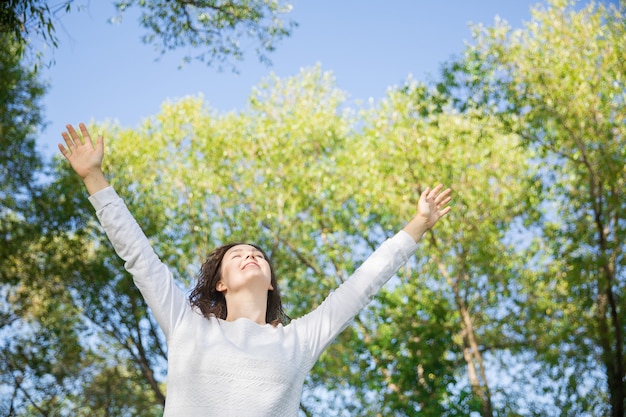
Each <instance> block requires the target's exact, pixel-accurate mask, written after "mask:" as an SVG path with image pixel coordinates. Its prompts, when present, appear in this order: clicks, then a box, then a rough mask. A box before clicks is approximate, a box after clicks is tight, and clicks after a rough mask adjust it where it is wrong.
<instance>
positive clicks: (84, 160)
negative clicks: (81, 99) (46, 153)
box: [59, 123, 109, 194]
mask: <svg viewBox="0 0 626 417" xmlns="http://www.w3.org/2000/svg"><path fill="white" fill-rule="evenodd" d="M79 127H80V132H81V134H82V136H81V135H79V134H78V132H76V130H74V128H73V127H72V125H67V126H66V128H67V132H63V133H62V134H61V135H62V136H63V140H64V141H65V145H66V146H63V144H62V143H59V150H60V151H61V153H62V154H63V156H64V157H65V159H67V160H68V162H69V163H70V165H71V166H72V169H73V170H74V171H75V172H76V173H77V174H78V175H79V176H80V177H81V178H82V179H83V181H84V182H85V185H86V186H87V190H88V191H89V194H93V193H95V192H97V191H99V190H101V189H103V188H105V187H108V185H109V184H108V182H107V181H106V179H105V177H104V174H103V173H102V160H103V159H104V138H103V137H102V136H98V139H97V140H96V144H95V146H94V143H93V142H92V140H91V136H89V131H88V130H87V127H86V126H85V125H84V124H83V123H80V124H79Z"/></svg>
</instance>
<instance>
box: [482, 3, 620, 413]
mask: <svg viewBox="0 0 626 417" xmlns="http://www.w3.org/2000/svg"><path fill="white" fill-rule="evenodd" d="M624 34H625V26H624V7H623V4H622V5H621V6H615V5H612V6H604V5H602V4H596V3H590V4H589V5H588V6H586V7H584V8H582V9H581V10H575V9H574V3H573V2H569V1H561V2H557V1H554V2H551V3H549V4H548V6H547V7H543V8H537V9H535V10H534V11H533V20H532V21H531V22H529V23H528V25H527V26H526V27H525V28H524V29H523V30H520V31H511V30H510V29H509V28H508V27H507V26H506V25H504V24H500V25H496V26H495V27H493V28H490V29H485V30H481V31H479V37H478V40H479V42H478V44H477V46H476V48H475V49H474V50H473V53H475V56H476V57H477V59H479V60H480V62H481V63H482V64H483V65H484V66H485V67H490V69H491V70H492V71H493V73H498V74H500V77H501V80H502V82H501V84H500V85H501V86H502V87H503V89H502V91H503V92H504V99H505V100H506V101H507V103H508V104H509V106H510V108H511V109H516V110H517V111H518V112H519V113H518V115H519V119H518V122H517V123H516V125H515V130H516V131H517V132H519V133H520V135H522V136H523V138H524V143H525V144H526V145H527V146H528V147H529V149H531V150H532V151H533V152H534V153H535V155H536V157H535V158H534V162H535V163H536V164H537V166H538V167H539V168H540V173H541V176H540V178H541V181H542V182H543V188H544V189H545V193H543V194H542V195H541V198H540V200H539V201H540V202H541V208H542V211H543V215H542V218H541V222H540V223H538V231H540V234H541V237H542V238H543V240H542V242H540V243H538V245H537V246H535V247H534V248H533V250H535V251H536V252H535V253H536V256H535V262H534V263H533V265H532V266H533V269H535V270H536V273H534V274H533V275H531V277H530V281H529V282H528V283H527V285H529V286H530V287H532V288H533V289H534V292H533V293H529V296H530V297H529V298H528V300H527V301H526V302H525V303H524V304H523V305H522V306H521V307H522V314H523V315H524V320H525V325H522V326H519V327H518V331H519V332H520V333H521V334H522V335H523V337H524V339H525V340H532V341H534V342H535V343H536V344H537V350H536V353H537V357H539V358H540V359H541V360H544V361H546V364H548V365H549V368H548V369H549V371H546V373H547V374H548V375H547V379H548V380H550V379H552V378H554V380H557V381H561V383H559V384H556V385H553V387H554V388H553V389H551V388H546V389H548V390H549V391H550V392H553V393H552V395H553V396H554V398H559V399H562V398H567V400H564V401H562V400H559V401H558V403H559V407H560V408H561V409H562V410H563V411H562V413H563V414H562V415H571V414H570V413H573V414H580V413H592V414H594V415H599V414H605V413H609V411H608V410H607V408H609V407H608V406H607V403H606V402H605V401H606V400H605V399H604V396H603V394H602V388H600V387H601V386H602V384H601V383H589V382H588V380H586V379H585V380H582V379H578V378H569V377H568V375H569V374H570V373H571V372H574V373H575V374H578V375H583V374H584V375H590V376H593V378H595V380H596V381H598V380H603V381H604V383H606V384H607V385H608V394H609V397H610V401H609V403H610V408H611V411H610V413H611V414H612V415H623V413H624V397H625V392H626V391H625V390H626V388H625V386H624V381H625V376H626V372H625V369H624V348H623V346H624V341H625V339H624V320H625V319H626V317H624V309H623V296H622V295H623V292H624V286H625V285H626V282H625V281H624V266H625V264H624V255H623V242H624V237H625V232H626V229H625V228H624V221H623V218H624V215H623V213H624V210H625V207H624V202H623V198H621V195H622V191H623V189H624V185H625V182H626V171H624V166H625V165H626V159H625V157H626V154H625V153H624V149H626V147H625V146H624V145H625V143H624V137H625V133H626V131H625V127H624V126H625V125H624V120H625V119H626V113H625V110H624V109H625V107H624V104H625V98H626V95H625V92H626V89H625V85H624V80H623V78H624V74H626V66H625V64H624V63H625V62H626V60H625V59H624V50H625V47H626V43H625V39H626V38H625V36H624ZM506 116H507V115H505V117H506ZM599 368H604V372H605V375H604V377H602V376H600V375H599V374H598V372H596V370H597V369H599ZM565 381H567V383H563V382H565ZM566 410H569V411H566Z"/></svg>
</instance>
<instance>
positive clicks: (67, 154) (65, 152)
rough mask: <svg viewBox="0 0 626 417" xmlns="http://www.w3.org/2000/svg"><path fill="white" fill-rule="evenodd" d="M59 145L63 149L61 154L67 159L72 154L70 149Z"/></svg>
mask: <svg viewBox="0 0 626 417" xmlns="http://www.w3.org/2000/svg"><path fill="white" fill-rule="evenodd" d="M58 146H59V150H60V151H61V154H62V155H63V156H64V157H65V158H66V159H67V158H68V157H69V155H70V151H69V150H68V149H66V148H65V146H63V145H62V144H60V143H59V144H58Z"/></svg>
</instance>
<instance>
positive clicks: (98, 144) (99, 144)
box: [96, 135, 104, 153]
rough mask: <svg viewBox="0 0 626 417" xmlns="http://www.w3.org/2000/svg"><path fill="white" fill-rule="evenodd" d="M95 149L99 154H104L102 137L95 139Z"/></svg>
mask: <svg viewBox="0 0 626 417" xmlns="http://www.w3.org/2000/svg"><path fill="white" fill-rule="evenodd" d="M96 149H97V150H98V151H99V152H102V153H104V136H102V135H100V136H98V138H97V139H96Z"/></svg>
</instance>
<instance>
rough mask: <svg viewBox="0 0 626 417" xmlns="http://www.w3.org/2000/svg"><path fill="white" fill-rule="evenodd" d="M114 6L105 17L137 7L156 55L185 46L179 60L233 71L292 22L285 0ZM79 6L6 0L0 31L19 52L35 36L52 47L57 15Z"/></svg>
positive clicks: (263, 57) (261, 55) (178, 0)
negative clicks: (249, 54)
mask: <svg viewBox="0 0 626 417" xmlns="http://www.w3.org/2000/svg"><path fill="white" fill-rule="evenodd" d="M114 5H115V8H116V10H117V11H118V15H117V16H115V17H113V18H112V19H111V20H119V19H121V17H122V15H123V14H124V13H125V12H127V10H128V9H129V8H131V7H137V8H139V9H140V10H141V12H140V13H141V14H140V24H141V25H142V26H143V27H144V28H146V30H147V32H146V34H145V35H144V36H143V38H142V40H143V41H144V42H145V43H147V44H153V45H154V46H155V49H156V50H157V51H159V52H160V53H161V54H163V53H166V52H167V51H171V50H174V49H182V48H186V49H187V50H188V52H186V53H185V55H184V61H186V62H188V61H191V60H194V59H195V60H199V61H202V62H206V63H207V64H208V65H212V66H217V67H218V68H219V69H222V68H223V67H224V66H228V67H230V68H231V69H233V70H236V64H237V62H239V61H241V60H242V59H243V58H244V54H245V52H246V49H247V48H251V49H254V51H255V53H256V55H257V57H258V59H259V60H260V61H261V62H266V63H269V62H270V60H269V57H268V53H270V52H272V51H273V50H274V49H275V48H276V44H277V42H279V41H280V40H281V39H283V38H284V37H287V36H289V35H290V34H291V31H292V29H293V28H294V27H295V26H296V23H295V22H294V21H292V20H288V19H285V15H286V14H288V13H289V12H290V11H291V4H290V3H288V2H286V1H283V0H252V1H250V0H225V1H222V0H191V1H190V0H174V1H170V0H159V1H149V2H146V1H140V0H125V1H116V2H115V3H114ZM84 7H88V6H82V5H76V4H75V2H74V0H66V1H62V2H59V3H58V4H56V5H50V4H48V2H45V1H41V0H6V1H4V2H3V3H2V5H0V33H5V34H11V35H12V36H13V38H14V39H15V42H16V45H17V53H18V55H19V56H21V55H22V53H23V52H24V51H28V50H31V51H32V50H33V49H31V48H35V49H34V51H36V50H37V46H38V45H37V44H36V43H33V41H35V40H36V41H39V40H41V41H43V42H44V44H47V45H49V46H50V47H52V48H53V49H54V48H56V47H57V46H58V41H59V38H58V35H57V27H58V25H59V24H60V23H61V18H62V16H61V15H62V14H63V13H69V12H70V11H71V9H72V8H75V9H79V10H80V9H82V8H84ZM242 45H245V46H242ZM191 51H195V52H194V53H192V52H191ZM231 60H232V61H231Z"/></svg>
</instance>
